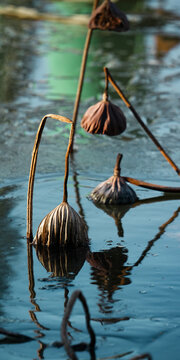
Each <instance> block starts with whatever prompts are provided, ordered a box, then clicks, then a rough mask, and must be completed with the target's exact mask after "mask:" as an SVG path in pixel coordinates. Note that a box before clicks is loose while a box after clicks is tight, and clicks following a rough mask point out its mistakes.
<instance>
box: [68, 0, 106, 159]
mask: <svg viewBox="0 0 180 360" xmlns="http://www.w3.org/2000/svg"><path fill="white" fill-rule="evenodd" d="M98 2H99V0H94V3H93V9H92V12H93V11H94V10H95V9H96V8H97V6H98ZM92 32H93V30H92V29H88V32H87V35H86V41H85V45H84V50H83V56H82V62H81V69H80V74H79V82H78V88H77V93H76V99H75V103H74V111H73V117H72V121H73V124H74V127H72V128H71V134H70V135H71V137H72V143H71V147H70V152H71V153H72V152H73V144H74V135H75V131H76V122H77V115H78V110H79V103H80V99H81V92H82V87H83V81H84V75H85V70H86V63H87V57H88V51H89V47H90V42H91V37H92Z"/></svg>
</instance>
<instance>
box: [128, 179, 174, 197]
mask: <svg viewBox="0 0 180 360" xmlns="http://www.w3.org/2000/svg"><path fill="white" fill-rule="evenodd" d="M122 178H123V179H124V180H125V181H127V182H129V183H131V184H134V185H137V186H141V187H143V188H146V189H151V190H157V191H163V192H167V193H177V194H180V187H171V186H164V185H157V184H151V183H149V182H145V181H142V180H138V179H134V178H131V177H129V176H122Z"/></svg>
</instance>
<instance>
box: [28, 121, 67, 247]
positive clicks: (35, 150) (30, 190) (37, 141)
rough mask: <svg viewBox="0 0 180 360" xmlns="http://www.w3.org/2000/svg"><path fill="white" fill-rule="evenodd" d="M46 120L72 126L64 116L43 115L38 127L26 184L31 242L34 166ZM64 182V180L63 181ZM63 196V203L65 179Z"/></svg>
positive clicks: (65, 195) (65, 189)
mask: <svg viewBox="0 0 180 360" xmlns="http://www.w3.org/2000/svg"><path fill="white" fill-rule="evenodd" d="M48 118H52V119H56V120H59V121H62V122H66V123H69V124H72V121H71V120H70V119H68V118H66V117H64V116H60V115H55V114H48V115H45V116H44V117H43V118H42V120H41V122H40V125H39V128H38V130H37V134H36V138H35V142H34V147H33V152H32V158H31V166H30V172H29V182H28V193H27V235H26V236H27V239H28V240H30V241H32V237H33V233H32V212H33V190H34V178H35V171H36V164H37V156H38V150H39V145H40V142H41V136H42V132H43V129H44V127H45V124H46V120H47V119H48ZM67 168H68V159H67V161H65V174H66V177H68V169H67ZM64 181H65V180H64ZM64 193H65V194H64V195H63V201H67V179H66V183H65V186H64Z"/></svg>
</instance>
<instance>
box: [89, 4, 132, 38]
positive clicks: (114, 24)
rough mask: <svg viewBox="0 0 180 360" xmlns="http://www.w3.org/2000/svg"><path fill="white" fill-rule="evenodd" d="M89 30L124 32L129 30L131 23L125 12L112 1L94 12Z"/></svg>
mask: <svg viewBox="0 0 180 360" xmlns="http://www.w3.org/2000/svg"><path fill="white" fill-rule="evenodd" d="M89 28H90V29H100V30H110V31H118V32H122V31H127V30H129V21H128V19H127V17H126V15H125V14H124V12H122V11H120V10H119V9H118V7H117V6H116V5H115V4H114V3H112V2H111V1H110V0H106V1H104V2H103V3H102V4H101V5H100V6H99V7H98V8H97V9H96V10H94V12H93V14H92V16H91V18H90V21H89Z"/></svg>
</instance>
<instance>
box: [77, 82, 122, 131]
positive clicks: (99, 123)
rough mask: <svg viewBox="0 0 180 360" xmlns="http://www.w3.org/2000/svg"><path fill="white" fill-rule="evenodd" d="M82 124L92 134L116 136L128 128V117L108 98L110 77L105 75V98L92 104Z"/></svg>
mask: <svg viewBox="0 0 180 360" xmlns="http://www.w3.org/2000/svg"><path fill="white" fill-rule="evenodd" d="M81 126H82V128H83V129H84V130H86V131H87V132H89V133H91V134H103V135H108V136H115V135H119V134H121V133H122V132H123V131H124V130H125V129H126V117H125V115H124V114H123V112H122V110H121V109H120V108H119V107H118V106H116V105H114V104H113V103H112V102H111V101H109V99H108V77H107V76H105V90H104V94H103V99H102V100H101V101H99V102H98V103H97V104H95V105H92V106H90V107H89V108H88V109H87V110H86V112H85V114H84V116H83V118H82V120H81Z"/></svg>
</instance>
